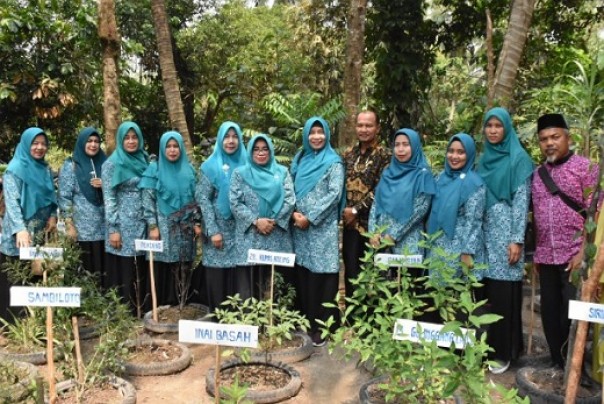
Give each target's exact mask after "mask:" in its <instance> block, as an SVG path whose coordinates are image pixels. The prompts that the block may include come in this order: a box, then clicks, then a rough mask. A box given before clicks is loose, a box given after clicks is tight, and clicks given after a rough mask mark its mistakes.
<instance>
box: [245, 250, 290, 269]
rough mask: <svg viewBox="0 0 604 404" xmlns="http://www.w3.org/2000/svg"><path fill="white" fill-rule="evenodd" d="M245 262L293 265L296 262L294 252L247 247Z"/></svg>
mask: <svg viewBox="0 0 604 404" xmlns="http://www.w3.org/2000/svg"><path fill="white" fill-rule="evenodd" d="M247 262H248V263H250V264H265V265H279V266H282V267H293V266H294V264H295V263H296V254H289V253H281V252H273V251H265V250H254V249H249V250H248V251H247Z"/></svg>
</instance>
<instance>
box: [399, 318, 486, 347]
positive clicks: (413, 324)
mask: <svg viewBox="0 0 604 404" xmlns="http://www.w3.org/2000/svg"><path fill="white" fill-rule="evenodd" d="M443 327H444V325H442V324H435V323H426V322H423V321H414V320H404V319H398V320H396V323H395V324H394V332H393V333H392V339H396V340H399V341H413V342H421V341H426V342H432V341H434V340H436V345H438V346H440V347H446V348H448V347H450V346H451V343H454V344H455V348H457V349H463V348H465V347H466V345H467V344H470V343H471V340H470V339H469V334H472V335H473V334H474V330H468V329H467V328H462V327H460V330H461V333H462V335H461V336H460V335H457V334H455V333H454V332H453V331H446V332H442V329H443Z"/></svg>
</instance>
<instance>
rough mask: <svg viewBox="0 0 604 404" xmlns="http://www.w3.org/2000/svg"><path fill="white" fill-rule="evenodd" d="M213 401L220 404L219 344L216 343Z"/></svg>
mask: <svg viewBox="0 0 604 404" xmlns="http://www.w3.org/2000/svg"><path fill="white" fill-rule="evenodd" d="M214 402H215V403H216V404H220V345H216V370H214Z"/></svg>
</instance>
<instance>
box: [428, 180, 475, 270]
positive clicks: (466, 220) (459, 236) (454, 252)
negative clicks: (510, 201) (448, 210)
mask: <svg viewBox="0 0 604 404" xmlns="http://www.w3.org/2000/svg"><path fill="white" fill-rule="evenodd" d="M437 181H438V179H437ZM485 203H486V188H485V186H484V185H483V186H480V187H478V188H477V189H476V190H475V191H474V192H473V193H472V194H471V195H470V197H469V198H468V199H467V200H466V201H465V202H464V203H463V204H462V205H460V206H459V208H458V209H457V220H456V221H455V231H454V232H453V238H450V237H448V236H447V234H446V233H445V232H442V234H441V236H440V237H438V238H437V239H436V240H434V241H433V242H432V245H431V248H432V249H435V248H441V249H442V250H443V251H444V252H445V254H447V255H448V256H455V258H454V259H450V260H449V259H446V260H445V263H446V264H447V266H449V267H451V268H456V270H457V272H456V276H461V264H460V262H461V261H460V255H461V254H468V255H471V256H472V259H473V260H474V267H475V268H476V267H477V266H480V265H484V263H485V252H484V237H483V232H482V221H483V217H484V209H485ZM428 254H430V255H431V256H433V255H432V254H433V253H432V250H431V251H429V252H428ZM484 273H485V269H484V268H482V269H480V268H478V269H476V270H475V272H474V274H475V275H476V278H477V279H478V280H481V279H482V278H483V277H484Z"/></svg>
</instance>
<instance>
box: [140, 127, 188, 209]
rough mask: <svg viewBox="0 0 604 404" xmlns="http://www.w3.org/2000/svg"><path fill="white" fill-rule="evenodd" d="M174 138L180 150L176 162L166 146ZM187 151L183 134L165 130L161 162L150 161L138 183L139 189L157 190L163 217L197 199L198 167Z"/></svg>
mask: <svg viewBox="0 0 604 404" xmlns="http://www.w3.org/2000/svg"><path fill="white" fill-rule="evenodd" d="M171 139H174V140H176V142H177V143H178V148H179V149H180V156H179V157H178V160H176V161H170V160H168V157H167V156H166V146H167V145H168V142H169V141H170V140H171ZM186 151H187V150H186V149H185V144H184V142H183V140H182V136H181V134H180V133H178V132H174V131H170V132H166V133H164V134H163V135H162V136H161V138H160V140H159V163H158V162H153V163H151V164H149V167H147V169H146V170H145V172H144V173H143V177H142V179H141V182H140V183H139V185H138V187H139V188H152V189H155V190H156V191H157V204H158V206H159V211H160V212H161V214H162V215H164V216H169V215H171V214H172V213H174V212H178V211H179V210H181V209H182V208H183V207H184V206H186V205H188V204H190V203H191V202H192V201H193V200H194V198H195V170H194V169H193V166H191V163H189V158H188V157H187V153H186Z"/></svg>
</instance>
